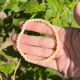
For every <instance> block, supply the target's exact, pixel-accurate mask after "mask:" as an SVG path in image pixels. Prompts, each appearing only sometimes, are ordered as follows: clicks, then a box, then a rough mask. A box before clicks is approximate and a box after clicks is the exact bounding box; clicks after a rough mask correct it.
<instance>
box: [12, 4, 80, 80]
mask: <svg viewBox="0 0 80 80" xmlns="http://www.w3.org/2000/svg"><path fill="white" fill-rule="evenodd" d="M74 18H75V20H76V22H77V23H78V24H79V25H80V3H78V4H76V6H75V8H74ZM23 24H24V21H21V22H19V25H18V26H19V28H21V29H22V26H23ZM36 26H37V27H36ZM53 27H55V29H56V30H57V32H58V34H59V52H58V53H57V55H56V56H55V58H54V59H57V60H54V59H52V60H50V61H48V62H45V63H37V64H38V65H41V66H44V67H49V68H52V69H55V70H59V71H60V72H63V73H64V74H65V75H67V76H69V77H71V78H75V79H76V80H79V79H80V78H79V77H80V29H79V28H72V27H71V28H69V27H59V26H55V25H53ZM26 30H29V31H35V32H39V33H45V34H48V35H52V36H54V35H55V34H54V33H53V32H52V30H51V29H50V28H49V27H48V26H47V25H46V24H44V23H37V22H30V23H28V25H26ZM17 37H18V34H14V35H13V36H12V41H13V42H14V45H13V48H14V50H16V51H17V48H16V40H17ZM20 48H21V50H22V52H23V53H25V55H27V57H28V58H30V59H34V60H39V59H45V58H46V57H48V56H49V55H50V54H52V53H54V51H55V48H56V40H55V39H52V38H46V37H42V36H30V35H25V34H23V35H22V36H21V39H20Z"/></svg>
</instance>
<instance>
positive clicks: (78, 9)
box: [73, 3, 80, 26]
mask: <svg viewBox="0 0 80 80" xmlns="http://www.w3.org/2000/svg"><path fill="white" fill-rule="evenodd" d="M73 14H74V18H75V20H76V22H77V23H78V25H79V26H80V3H77V4H76V6H75V8H74V12H73Z"/></svg>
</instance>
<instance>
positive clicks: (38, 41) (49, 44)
mask: <svg viewBox="0 0 80 80" xmlns="http://www.w3.org/2000/svg"><path fill="white" fill-rule="evenodd" d="M17 37H18V34H14V35H13V36H12V41H14V42H16V40H17ZM20 43H23V44H28V45H34V46H40V47H45V48H54V49H55V47H56V40H55V39H53V38H47V37H42V36H29V35H25V34H23V35H22V36H21V38H20Z"/></svg>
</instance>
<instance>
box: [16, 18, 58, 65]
mask: <svg viewBox="0 0 80 80" xmlns="http://www.w3.org/2000/svg"><path fill="white" fill-rule="evenodd" d="M29 22H41V23H45V24H46V25H48V27H50V28H51V29H52V31H53V32H54V33H55V36H56V43H57V45H56V50H55V52H54V53H52V54H51V55H50V56H49V57H48V58H46V59H44V60H32V59H29V58H27V56H26V55H25V54H24V53H23V52H22V51H21V49H20V47H19V40H20V38H21V35H22V34H24V31H25V28H26V25H27V24H28V23H29ZM17 49H18V51H19V53H20V54H21V56H23V58H24V59H25V60H26V61H28V62H31V63H42V62H46V61H49V60H51V59H53V58H54V57H55V55H56V54H57V53H58V51H59V36H58V33H57V31H56V29H55V27H54V26H53V25H52V24H51V23H49V22H48V21H46V20H44V19H29V20H27V21H26V22H25V23H24V24H23V27H22V30H21V32H20V34H19V35H18V38H17Z"/></svg>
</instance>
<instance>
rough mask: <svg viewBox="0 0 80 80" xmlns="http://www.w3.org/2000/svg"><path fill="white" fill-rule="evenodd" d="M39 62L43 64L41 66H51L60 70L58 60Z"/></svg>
mask: <svg viewBox="0 0 80 80" xmlns="http://www.w3.org/2000/svg"><path fill="white" fill-rule="evenodd" d="M37 64H38V65H41V66H44V67H49V68H52V69H55V70H58V68H57V62H56V60H50V61H47V62H45V63H37Z"/></svg>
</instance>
